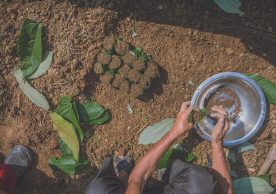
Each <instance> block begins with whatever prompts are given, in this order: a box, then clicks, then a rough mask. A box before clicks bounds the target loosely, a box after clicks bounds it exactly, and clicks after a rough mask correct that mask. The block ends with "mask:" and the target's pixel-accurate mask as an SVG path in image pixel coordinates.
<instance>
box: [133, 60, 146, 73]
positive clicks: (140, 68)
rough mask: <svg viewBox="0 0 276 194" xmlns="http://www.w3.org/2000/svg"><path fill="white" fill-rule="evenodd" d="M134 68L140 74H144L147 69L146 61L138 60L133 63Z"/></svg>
mask: <svg viewBox="0 0 276 194" xmlns="http://www.w3.org/2000/svg"><path fill="white" fill-rule="evenodd" d="M132 67H133V69H135V70H137V71H140V72H144V71H145V69H146V68H147V66H146V64H145V62H144V60H141V59H136V60H135V61H134V62H133V63H132Z"/></svg>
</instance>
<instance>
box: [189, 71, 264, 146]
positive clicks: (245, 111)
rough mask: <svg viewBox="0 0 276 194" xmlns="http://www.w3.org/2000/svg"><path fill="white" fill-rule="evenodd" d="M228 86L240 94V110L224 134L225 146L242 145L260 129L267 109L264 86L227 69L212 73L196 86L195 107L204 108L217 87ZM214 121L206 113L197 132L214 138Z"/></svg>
mask: <svg viewBox="0 0 276 194" xmlns="http://www.w3.org/2000/svg"><path fill="white" fill-rule="evenodd" d="M221 87H229V88H230V89H231V90H232V91H234V92H235V93H236V94H237V96H238V97H239V100H240V103H241V111H240V113H239V114H238V116H237V117H236V118H235V119H234V120H233V121H232V122H231V126H230V129H229V131H228V132H227V134H226V135H225V137H224V145H225V146H235V145H238V144H242V143H244V142H246V141H247V140H249V139H250V138H252V137H253V136H254V135H256V133H257V132H258V131H259V130H260V129H261V127H262V125H263V123H264V121H265V117H266V112H267V102H266V98H265V96H264V93H263V91H262V90H261V88H260V87H259V86H258V85H257V84H256V83H255V82H254V81H253V80H252V79H251V78H249V77H247V76H245V75H243V74H241V73H236V72H224V73H219V74H216V75H213V76H212V77H210V78H208V79H207V80H205V81H204V82H202V83H201V84H200V86H199V87H198V88H197V89H196V91H195V93H194V95H193V98H192V102H191V104H192V106H193V107H195V108H204V105H205V104H206V100H207V99H208V98H209V97H210V95H212V94H213V93H214V92H215V91H216V90H217V89H218V88H221ZM214 125H215V123H214V120H213V119H211V118H210V117H208V116H206V117H205V118H204V119H203V120H202V121H200V122H199V123H198V124H197V127H196V130H197V132H198V134H199V135H200V136H201V137H203V138H204V139H206V140H209V141H211V133H212V129H213V128H214Z"/></svg>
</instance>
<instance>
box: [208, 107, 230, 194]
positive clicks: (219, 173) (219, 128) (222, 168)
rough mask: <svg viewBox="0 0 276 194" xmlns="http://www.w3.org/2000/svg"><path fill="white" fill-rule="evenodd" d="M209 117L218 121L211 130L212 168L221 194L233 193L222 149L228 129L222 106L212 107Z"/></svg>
mask: <svg viewBox="0 0 276 194" xmlns="http://www.w3.org/2000/svg"><path fill="white" fill-rule="evenodd" d="M212 111H213V113H212V114H211V115H210V116H211V117H215V118H217V120H218V122H217V124H216V126H215V127H214V129H213V131H212V163H213V164H212V169H213V170H214V173H215V176H216V178H217V181H218V183H219V186H220V190H221V194H233V188H232V180H231V176H230V172H229V168H228V165H227V162H226V158H225V154H224V151H223V137H224V136H225V134H226V132H227V131H228V129H229V126H230V124H229V121H228V119H227V113H226V111H225V110H224V109H223V108H222V107H217V106H215V107H213V108H212Z"/></svg>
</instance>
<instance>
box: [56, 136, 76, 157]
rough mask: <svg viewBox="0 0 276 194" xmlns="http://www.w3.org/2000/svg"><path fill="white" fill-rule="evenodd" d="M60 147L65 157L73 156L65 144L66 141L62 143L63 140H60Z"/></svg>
mask: <svg viewBox="0 0 276 194" xmlns="http://www.w3.org/2000/svg"><path fill="white" fill-rule="evenodd" d="M58 147H59V149H60V151H61V152H62V154H63V156H66V155H73V152H72V150H70V148H69V147H68V146H67V145H66V144H65V143H64V141H62V139H59V142H58Z"/></svg>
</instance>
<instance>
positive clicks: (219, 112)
mask: <svg viewBox="0 0 276 194" xmlns="http://www.w3.org/2000/svg"><path fill="white" fill-rule="evenodd" d="M211 111H212V113H211V114H210V116H211V117H214V118H216V119H217V120H218V121H217V124H216V125H215V127H214V129H213V131H212V142H213V143H222V140H223V138H224V136H225V134H226V133H227V131H228V130H229V127H230V123H229V120H228V118H227V112H226V110H225V109H224V108H223V107H222V106H214V107H212V108H211Z"/></svg>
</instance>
